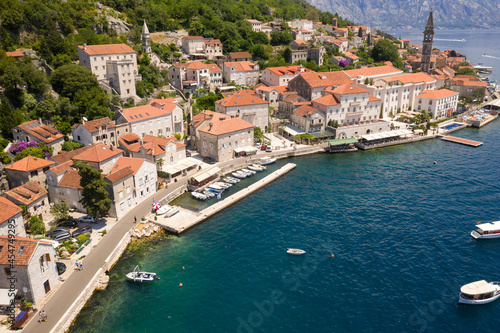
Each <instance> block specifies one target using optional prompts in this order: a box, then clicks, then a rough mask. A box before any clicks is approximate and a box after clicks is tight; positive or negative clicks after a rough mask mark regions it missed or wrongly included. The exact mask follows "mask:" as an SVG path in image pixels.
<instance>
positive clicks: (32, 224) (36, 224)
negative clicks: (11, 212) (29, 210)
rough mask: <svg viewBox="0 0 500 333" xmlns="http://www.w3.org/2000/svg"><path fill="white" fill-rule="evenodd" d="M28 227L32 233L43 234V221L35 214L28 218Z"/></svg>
mask: <svg viewBox="0 0 500 333" xmlns="http://www.w3.org/2000/svg"><path fill="white" fill-rule="evenodd" d="M28 227H29V230H30V232H31V234H32V235H43V234H45V223H43V220H42V219H40V218H39V217H38V216H36V215H34V216H32V217H30V218H29V220H28Z"/></svg>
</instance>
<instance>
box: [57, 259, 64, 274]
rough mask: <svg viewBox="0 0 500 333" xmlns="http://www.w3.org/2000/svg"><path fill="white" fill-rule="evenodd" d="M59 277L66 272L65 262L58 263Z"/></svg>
mask: <svg viewBox="0 0 500 333" xmlns="http://www.w3.org/2000/svg"><path fill="white" fill-rule="evenodd" d="M56 267H57V275H61V274H63V273H64V272H66V264H65V263H63V262H56Z"/></svg>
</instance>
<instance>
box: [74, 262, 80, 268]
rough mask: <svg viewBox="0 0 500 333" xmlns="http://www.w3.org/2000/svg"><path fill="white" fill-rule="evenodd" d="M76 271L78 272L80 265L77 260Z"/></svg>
mask: <svg viewBox="0 0 500 333" xmlns="http://www.w3.org/2000/svg"><path fill="white" fill-rule="evenodd" d="M75 265H76V269H78V270H80V265H79V264H78V260H77V261H75Z"/></svg>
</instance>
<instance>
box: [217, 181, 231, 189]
mask: <svg viewBox="0 0 500 333" xmlns="http://www.w3.org/2000/svg"><path fill="white" fill-rule="evenodd" d="M214 184H215V185H217V186H220V187H222V188H225V189H226V190H227V189H228V188H230V187H231V186H233V184H231V183H224V182H216V183H214Z"/></svg>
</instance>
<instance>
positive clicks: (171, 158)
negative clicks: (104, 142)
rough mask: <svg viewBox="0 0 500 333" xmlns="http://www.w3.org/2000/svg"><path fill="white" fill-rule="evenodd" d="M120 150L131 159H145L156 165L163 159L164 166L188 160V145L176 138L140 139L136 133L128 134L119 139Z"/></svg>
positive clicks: (146, 137) (154, 137) (153, 137)
mask: <svg viewBox="0 0 500 333" xmlns="http://www.w3.org/2000/svg"><path fill="white" fill-rule="evenodd" d="M119 143H120V148H121V149H123V150H124V151H125V154H126V155H127V156H130V157H136V158H145V159H147V160H150V161H152V162H154V163H159V162H158V161H159V160H160V159H161V160H162V161H163V163H162V164H163V165H164V166H167V165H173V164H176V163H177V162H179V161H181V160H182V159H184V158H186V145H185V144H183V143H180V142H178V141H177V139H176V138H175V137H173V136H172V137H169V138H159V137H157V136H152V135H146V136H145V137H144V138H139V136H138V135H137V134H135V133H130V134H126V135H123V136H121V137H120V139H119Z"/></svg>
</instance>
